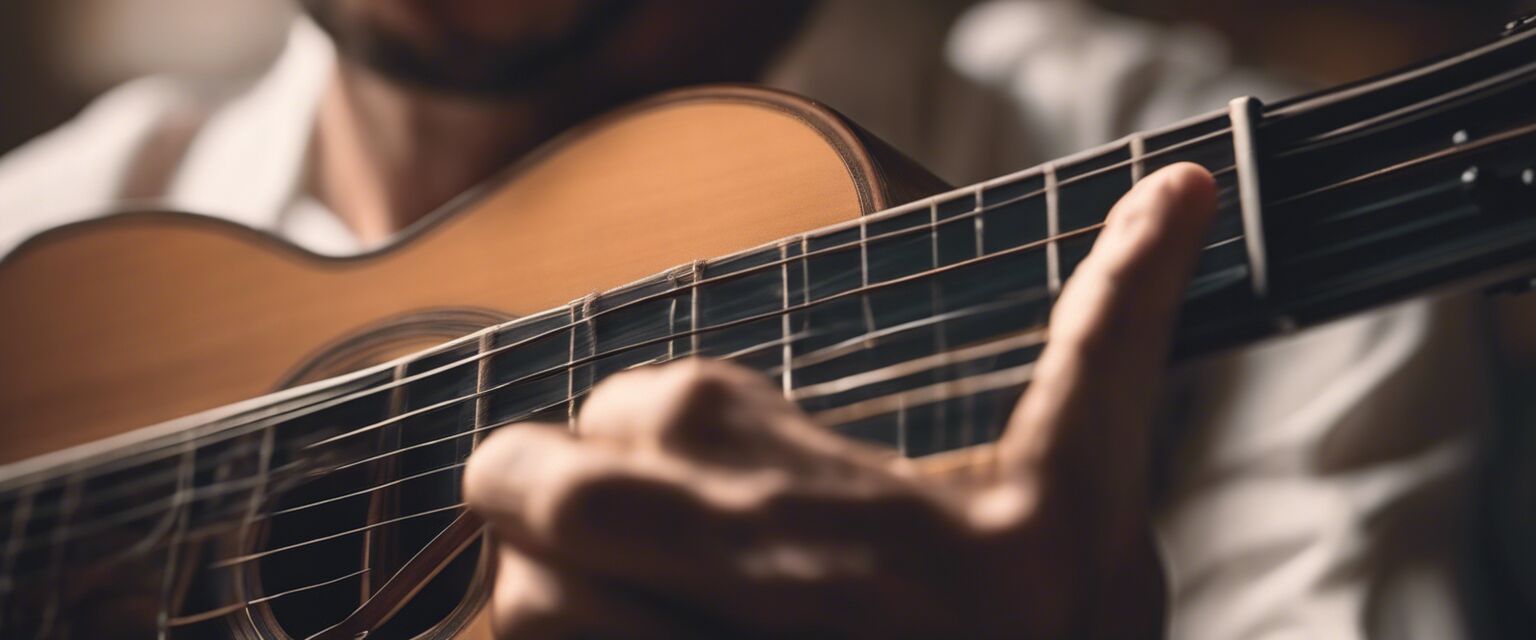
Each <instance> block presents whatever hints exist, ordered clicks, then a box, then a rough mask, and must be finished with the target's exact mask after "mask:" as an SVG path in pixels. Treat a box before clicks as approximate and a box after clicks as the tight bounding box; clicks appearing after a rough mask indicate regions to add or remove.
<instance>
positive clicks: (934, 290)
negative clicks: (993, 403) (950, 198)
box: [928, 202, 986, 442]
mask: <svg viewBox="0 0 1536 640" xmlns="http://www.w3.org/2000/svg"><path fill="white" fill-rule="evenodd" d="M982 204H983V205H985V204H986V203H985V202H983V203H982ZM928 268H929V269H938V268H939V205H938V203H936V202H935V203H930V204H929V205H928ZM928 304H929V305H930V307H929V310H930V311H932V314H931V317H932V318H934V319H935V321H934V323H933V349H934V352H936V353H938V352H944V351H948V350H949V332H948V331H946V330H945V325H944V320H943V319H942V318H944V316H945V315H947V313H948V312H947V311H946V309H947V308H948V305H946V304H945V300H944V292H943V290H942V288H941V287H940V286H939V281H938V279H933V280H929V281H928ZM936 413H937V415H936V416H935V417H934V419H935V420H937V421H938V423H939V424H948V421H949V407H947V406H945V405H942V404H941V405H939V406H938V408H937V411H936ZM970 429H971V425H970V423H969V422H963V421H962V424H961V425H960V431H961V434H962V436H963V439H962V441H964V442H970V440H969V433H970Z"/></svg>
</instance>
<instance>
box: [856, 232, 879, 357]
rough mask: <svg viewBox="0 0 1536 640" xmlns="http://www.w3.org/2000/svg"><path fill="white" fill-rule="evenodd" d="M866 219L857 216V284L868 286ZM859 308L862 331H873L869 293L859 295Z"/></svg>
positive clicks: (873, 314)
mask: <svg viewBox="0 0 1536 640" xmlns="http://www.w3.org/2000/svg"><path fill="white" fill-rule="evenodd" d="M868 222H869V221H868V219H866V218H864V217H863V216H860V217H859V286H860V287H862V288H869V224H868ZM859 306H860V310H861V311H863V318H864V331H865V333H873V332H874V331H875V311H874V309H873V308H871V305H870V301H869V294H864V295H861V296H859Z"/></svg>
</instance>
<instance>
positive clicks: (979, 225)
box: [970, 188, 987, 256]
mask: <svg viewBox="0 0 1536 640" xmlns="http://www.w3.org/2000/svg"><path fill="white" fill-rule="evenodd" d="M970 196H971V210H972V211H981V189H979V188H978V189H974V190H972V191H971V193H970ZM971 226H972V227H973V228H974V229H975V233H976V255H978V256H979V255H981V254H984V253H986V252H987V218H986V216H981V215H978V216H975V217H974V218H972V222H971Z"/></svg>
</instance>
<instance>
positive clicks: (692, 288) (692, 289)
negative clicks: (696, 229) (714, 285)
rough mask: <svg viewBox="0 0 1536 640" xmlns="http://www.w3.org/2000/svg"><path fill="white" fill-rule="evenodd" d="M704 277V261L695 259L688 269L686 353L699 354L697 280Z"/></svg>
mask: <svg viewBox="0 0 1536 640" xmlns="http://www.w3.org/2000/svg"><path fill="white" fill-rule="evenodd" d="M703 279H704V263H703V262H702V261H699V260H695V261H694V262H693V264H692V268H691V269H689V271H688V355H690V356H697V355H699V346H700V343H701V340H700V339H701V338H702V337H703V336H701V335H699V281H700V280H703Z"/></svg>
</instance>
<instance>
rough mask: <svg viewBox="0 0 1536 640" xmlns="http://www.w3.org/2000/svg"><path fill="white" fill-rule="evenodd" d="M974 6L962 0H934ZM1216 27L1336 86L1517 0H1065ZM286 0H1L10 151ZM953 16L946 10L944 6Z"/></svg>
mask: <svg viewBox="0 0 1536 640" xmlns="http://www.w3.org/2000/svg"><path fill="white" fill-rule="evenodd" d="M932 1H933V2H934V3H935V4H943V5H964V4H967V2H966V1H965V0H932ZM1060 1H1062V2H1091V3H1093V4H1098V5H1100V6H1102V7H1103V8H1105V9H1108V10H1111V11H1115V12H1119V13H1124V14H1128V15H1133V16H1137V17H1140V18H1143V19H1147V20H1152V21H1157V22H1165V23H1194V24H1199V25H1202V26H1205V27H1208V28H1210V29H1212V30H1214V31H1216V32H1217V33H1219V34H1221V35H1223V36H1225V37H1226V39H1228V40H1229V41H1230V42H1232V43H1233V44H1234V53H1235V54H1236V55H1237V56H1238V57H1239V58H1240V59H1241V60H1243V61H1244V62H1247V63H1249V64H1252V65H1254V66H1257V67H1261V68H1265V69H1267V70H1268V71H1270V72H1271V73H1273V74H1276V75H1279V76H1282V77H1286V78H1288V79H1291V80H1293V81H1296V82H1299V83H1301V84H1304V85H1317V86H1322V85H1328V84H1333V83H1338V82H1343V81H1348V80H1352V79H1356V78H1359V77H1362V76H1366V75H1370V74H1373V73H1378V72H1380V71H1384V70H1387V69H1390V68H1392V67H1395V66H1398V65H1402V64H1405V63H1408V62H1412V61H1414V60H1417V59H1420V58H1423V57H1425V56H1426V55H1429V54H1433V53H1437V52H1441V51H1445V50H1448V49H1452V48H1455V47H1457V46H1462V45H1465V44H1468V43H1471V42H1475V41H1478V40H1482V39H1486V38H1489V37H1491V36H1492V35H1494V34H1496V33H1497V32H1498V30H1499V28H1500V25H1502V24H1503V22H1504V21H1505V20H1507V19H1508V18H1509V17H1511V16H1512V15H1514V14H1517V13H1519V11H1520V8H1521V5H1523V4H1527V3H1524V2H1522V1H1520V0H1332V1H1326V2H1325V1H1320V0H1289V1H1285V2H1276V1H1273V0H1060ZM293 12H294V9H293V6H292V5H291V3H289V2H284V1H281V0H9V1H7V2H0V153H4V152H5V151H9V150H11V149H12V148H14V147H16V146H17V145H19V144H21V143H22V142H24V141H26V140H27V139H29V138H31V137H33V136H35V135H37V134H39V133H42V132H44V131H46V130H48V129H50V128H52V127H54V126H56V125H58V124H60V123H63V122H64V121H65V120H68V119H69V118H70V117H71V116H72V115H74V114H75V113H76V112H78V111H79V110H80V109H81V108H82V107H83V106H85V104H87V103H88V102H89V100H90V99H91V98H92V97H94V96H95V95H97V94H99V93H101V92H102V91H104V90H106V89H108V88H111V87H112V86H114V85H116V84H118V83H120V82H122V81H124V80H126V79H129V78H132V77H135V76H140V75H145V74H152V73H170V74H177V75H183V76H196V77H201V78H205V79H208V80H209V81H217V80H228V79H231V78H240V77H243V76H249V75H250V74H253V73H256V72H257V71H259V70H260V69H261V68H262V66H263V65H264V64H265V63H266V62H267V61H268V60H269V59H270V58H271V57H272V56H273V55H274V54H275V53H276V52H277V50H278V48H279V46H280V45H281V43H282V38H283V35H284V33H285V29H286V26H287V24H288V21H289V20H290V19H291V18H292V16H293ZM939 13H941V14H942V13H948V12H939Z"/></svg>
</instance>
